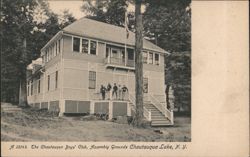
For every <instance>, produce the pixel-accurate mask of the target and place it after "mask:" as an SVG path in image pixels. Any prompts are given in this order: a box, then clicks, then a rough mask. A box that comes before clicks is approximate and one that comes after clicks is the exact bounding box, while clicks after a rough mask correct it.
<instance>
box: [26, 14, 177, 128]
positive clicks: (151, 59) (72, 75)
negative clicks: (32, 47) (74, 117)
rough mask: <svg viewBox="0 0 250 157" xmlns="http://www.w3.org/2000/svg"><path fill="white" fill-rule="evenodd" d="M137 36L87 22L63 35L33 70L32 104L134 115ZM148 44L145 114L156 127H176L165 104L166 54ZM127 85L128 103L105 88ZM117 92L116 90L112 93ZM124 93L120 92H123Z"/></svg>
mask: <svg viewBox="0 0 250 157" xmlns="http://www.w3.org/2000/svg"><path fill="white" fill-rule="evenodd" d="M134 44H135V35H134V33H133V32H130V33H129V37H128V38H126V31H125V29H124V28H122V27H117V26H114V25H110V24H106V23H102V22H98V21H95V20H91V19H87V18H82V19H80V20H78V21H76V22H74V23H72V24H71V25H69V26H67V27H66V28H64V29H63V30H61V31H59V32H58V33H57V34H56V35H55V36H54V37H53V38H52V39H51V40H50V41H49V42H48V43H47V44H46V45H45V46H44V47H43V48H42V49H41V58H39V59H37V60H35V61H33V62H32V63H31V64H30V65H29V66H28V67H27V71H28V78H27V82H28V83H27V91H28V103H29V105H31V106H33V107H36V108H47V109H48V110H51V111H55V110H56V111H59V112H60V115H63V114H67V113H91V114H93V113H106V114H108V115H109V118H110V119H111V118H114V117H116V116H126V115H127V116H131V112H133V110H134V109H135V103H134V102H135V55H134V46H135V45H134ZM165 54H167V52H166V51H165V50H163V49H161V48H160V47H158V46H156V45H154V44H153V43H151V42H149V41H147V40H146V39H144V40H143V62H144V65H143V71H144V75H143V77H144V79H143V80H144V97H145V98H144V101H145V102H144V115H145V117H146V119H148V120H149V121H152V125H153V126H157V125H172V124H173V112H172V111H169V110H167V108H166V99H165V80H164V55H165ZM108 83H110V84H111V86H112V87H113V86H114V83H116V85H117V86H119V85H121V86H126V87H127V88H128V92H126V94H125V97H124V98H123V99H124V100H120V99H119V98H116V97H112V96H111V97H110V95H112V94H108V92H107V94H106V98H105V100H102V97H101V94H100V87H101V85H104V86H105V87H107V85H108ZM111 91H112V90H111ZM118 94H119V93H118Z"/></svg>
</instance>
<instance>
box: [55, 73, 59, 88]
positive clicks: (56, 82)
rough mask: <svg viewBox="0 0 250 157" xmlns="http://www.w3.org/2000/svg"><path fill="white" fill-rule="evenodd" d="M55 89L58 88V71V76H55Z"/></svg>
mask: <svg viewBox="0 0 250 157" xmlns="http://www.w3.org/2000/svg"><path fill="white" fill-rule="evenodd" d="M55 75H56V76H55V89H57V88H58V71H56V74H55Z"/></svg>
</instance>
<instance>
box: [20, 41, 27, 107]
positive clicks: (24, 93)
mask: <svg viewBox="0 0 250 157" xmlns="http://www.w3.org/2000/svg"><path fill="white" fill-rule="evenodd" d="M26 45H27V44H26V38H24V40H23V48H24V51H22V55H21V58H20V59H21V61H22V62H23V65H25V64H24V63H25V60H26ZM18 105H19V106H22V107H25V106H27V87H26V67H25V66H23V67H22V72H21V77H20V89H19V103H18Z"/></svg>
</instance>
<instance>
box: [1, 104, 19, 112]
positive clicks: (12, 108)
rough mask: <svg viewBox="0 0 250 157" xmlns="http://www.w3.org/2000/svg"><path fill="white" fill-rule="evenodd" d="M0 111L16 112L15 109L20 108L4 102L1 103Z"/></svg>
mask: <svg viewBox="0 0 250 157" xmlns="http://www.w3.org/2000/svg"><path fill="white" fill-rule="evenodd" d="M1 111H3V112H17V111H22V109H21V108H20V107H18V106H15V105H12V104H9V103H4V104H1Z"/></svg>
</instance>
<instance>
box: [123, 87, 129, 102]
mask: <svg viewBox="0 0 250 157" xmlns="http://www.w3.org/2000/svg"><path fill="white" fill-rule="evenodd" d="M126 93H128V88H127V87H126V86H125V85H123V87H122V100H125V98H126Z"/></svg>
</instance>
